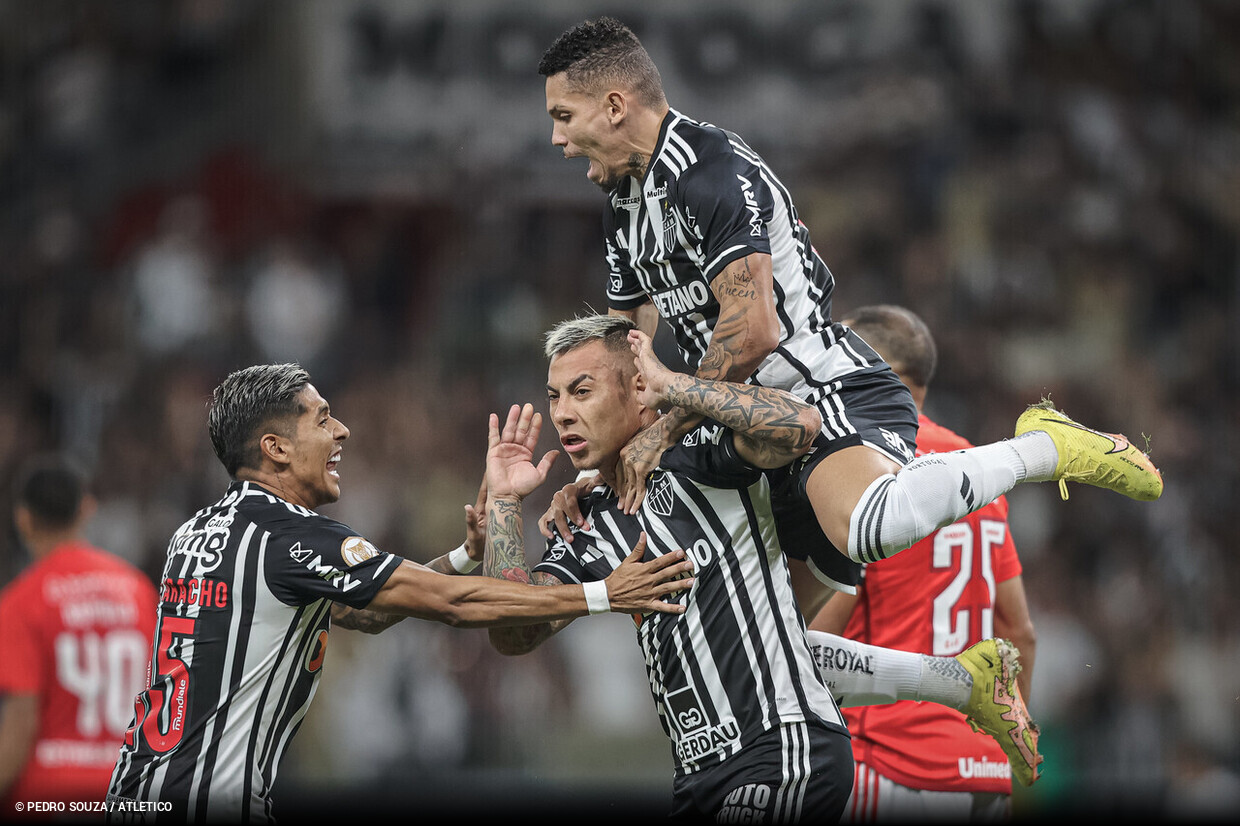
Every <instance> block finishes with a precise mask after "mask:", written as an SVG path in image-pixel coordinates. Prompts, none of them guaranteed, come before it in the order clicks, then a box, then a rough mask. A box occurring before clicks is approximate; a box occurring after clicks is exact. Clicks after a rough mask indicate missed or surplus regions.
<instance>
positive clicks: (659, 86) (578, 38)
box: [538, 17, 667, 107]
mask: <svg viewBox="0 0 1240 826" xmlns="http://www.w3.org/2000/svg"><path fill="white" fill-rule="evenodd" d="M538 73H539V74H540V75H543V76H545V77H550V76H552V75H558V74H560V73H564V77H565V79H566V80H567V81H568V84H569V86H570V88H573V89H579V90H585V91H590V90H596V89H598V88H599V87H600V86H604V85H615V86H620V87H622V88H624V89H625V90H626V91H631V92H634V93H635V94H636V95H637V98H638V99H639V100H640V101H641V102H642V103H644V104H645V105H647V106H652V107H654V106H661V105H666V104H667V98H666V97H665V96H664V94H663V78H662V77H660V75H659V69H658V67H657V66H655V65H654V61H653V60H651V59H650V55H649V54H648V53H647V52H646V49H645V47H643V46H642V44H641V41H640V40H638V39H637V35H635V34H633V32H632V30H631V29H629V27H628V26H626V25H624V24H623V23H621V22H620V21H619V20H616V19H615V18H614V17H600V18H599V19H597V20H587V21H585V22H584V23H580V24H578V25H576V26H574V27H573V28H571V29H569V30H568V31H566V32H564V33H563V34H561V35H560V36H559V37H558V38H556V41H555V42H554V43H552V44H551V48H549V49H547V52H546V54H544V55H543V57H542V60H541V61H539V63H538Z"/></svg>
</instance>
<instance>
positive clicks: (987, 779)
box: [844, 416, 1021, 794]
mask: <svg viewBox="0 0 1240 826" xmlns="http://www.w3.org/2000/svg"><path fill="white" fill-rule="evenodd" d="M971 446H972V445H971V444H970V443H969V442H968V441H966V440H965V439H963V438H961V437H960V436H958V435H956V434H955V433H953V432H952V431H950V430H948V429H947V428H945V427H942V426H940V425H938V424H935V423H934V422H933V421H931V420H930V419H927V418H926V417H925V416H921V417H920V427H919V429H918V432H917V455H918V456H922V455H924V454H927V453H946V452H950V451H953V450H962V449H965V448H968V447H971ZM1007 514H1008V505H1007V500H1006V498H1005V497H1000V498H999V499H997V500H995V501H994V502H992V503H991V504H989V505H987V506H986V507H984V508H981V509H980V510H977V511H975V512H973V513H971V514H969V515H968V516H966V517H965V518H964V519H961V520H960V521H959V522H955V523H953V524H951V525H948V526H946V527H944V528H940V529H939V530H938V531H936V532H935V533H933V534H931V535H930V536H928V537H926V538H925V539H923V540H921V541H920V542H918V543H917V544H916V545H913V546H912V547H911V548H909V549H908V550H905V551H902V552H901V553H899V554H896V555H895V556H893V557H891V558H889V559H885V560H883V561H882V562H879V563H875V564H871V565H867V566H866V568H865V574H864V579H863V580H862V585H861V587H860V588H859V589H858V600H857V605H856V607H855V608H854V609H853V613H852V616H851V618H850V619H849V621H848V625H847V627H846V628H845V629H844V636H845V637H848V638H850V639H855V640H859V641H861V642H866V643H870V644H871V645H879V646H884V647H887V648H896V649H900V650H902V651H916V652H919V653H922V654H931V655H935V656H955V655H956V654H959V653H960V652H961V651H963V650H965V649H966V648H968V647H969V646H970V645H972V644H973V643H975V642H978V641H980V640H983V639H987V638H989V637H993V636H994V602H995V588H996V586H997V585H998V583H1000V582H1003V581H1004V580H1007V579H1011V578H1012V577H1014V576H1017V575H1018V574H1020V572H1021V566H1020V560H1019V559H1018V558H1017V556H1016V547H1015V545H1014V544H1013V543H1012V536H1011V532H1010V531H1009V530H1008V524H1007ZM844 713H845V716H846V717H847V720H848V729H849V731H850V732H851V733H852V744H853V755H854V757H855V758H856V760H857V762H858V763H866V764H868V765H869V766H871V767H873V768H874V769H876V770H877V771H879V772H880V773H881V774H882V775H884V776H885V777H888V778H890V779H892V780H894V781H895V782H897V783H899V784H901V785H903V786H908V787H909V788H914V789H929V790H934V791H968V792H1001V793H1006V794H1010V793H1011V791H1012V779H1011V778H1012V775H1011V767H1010V766H1009V765H1008V762H1007V757H1006V756H1005V755H1004V753H1003V750H1002V749H1001V748H1000V747H999V744H998V743H996V742H995V741H994V740H993V739H991V738H990V737H988V736H986V735H984V734H978V733H977V732H974V731H973V730H972V729H971V728H970V727H969V724H968V723H967V722H966V721H965V717H964V715H963V714H962V713H960V712H958V711H955V710H954V709H950V708H947V707H946V706H943V705H940V704H938V703H932V702H915V701H911V700H905V701H901V702H898V703H892V704H889V705H880V706H865V707H857V708H847V709H844Z"/></svg>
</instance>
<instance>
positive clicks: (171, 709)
mask: <svg viewBox="0 0 1240 826" xmlns="http://www.w3.org/2000/svg"><path fill="white" fill-rule="evenodd" d="M193 635H194V620H193V619H191V618H189V617H164V619H163V622H162V623H161V624H160V626H159V644H158V645H157V646H156V647H155V660H154V662H153V663H152V664H151V670H152V672H153V676H152V679H151V687H150V688H148V689H147V690H146V691H145V692H144V693H143V694H140V695H138V699H137V701H136V702H135V703H134V727H133V728H131V729H130V730H129V731H128V732H127V733H126V735H125V742H126V743H127V744H128V745H131V746H132V745H133V744H134V731H135V729H141V730H142V737H143V739H145V740H146V742H147V744H148V745H150V747H151V748H152V749H154V750H155V751H157V752H159V753H160V754H163V753H164V752H167V751H171V750H172V749H174V748H176V746H177V744H178V743H180V742H181V738H182V737H183V736H184V735H185V717H186V714H187V712H188V710H189V669H188V667H187V666H186V664H185V661H184V660H182V659H181V656H180V655H181V652H182V646H183V645H184V644H185V641H186V640H187V639H189V638H190V637H192V636H193ZM174 649H175V650H176V653H175V654H174V653H173V650H174Z"/></svg>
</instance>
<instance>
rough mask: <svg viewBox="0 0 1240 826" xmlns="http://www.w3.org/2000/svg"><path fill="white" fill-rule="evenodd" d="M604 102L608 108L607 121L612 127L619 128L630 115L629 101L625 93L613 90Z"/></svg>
mask: <svg viewBox="0 0 1240 826" xmlns="http://www.w3.org/2000/svg"><path fill="white" fill-rule="evenodd" d="M604 102H605V104H606V106H607V120H608V121H609V122H610V123H611V125H612V126H619V125H620V123H621V122H622V121H623V120H624V118H625V116H626V115H627V114H628V113H629V99H628V98H627V97H625V94H624V92H621V91H619V90H618V89H613V90H612V91H610V92H608V93H607V97H606V98H605V101H604Z"/></svg>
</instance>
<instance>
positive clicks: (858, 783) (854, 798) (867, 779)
mask: <svg viewBox="0 0 1240 826" xmlns="http://www.w3.org/2000/svg"><path fill="white" fill-rule="evenodd" d="M1011 819H1012V796H1011V795H1008V794H1000V793H999V792H935V791H929V790H926V789H910V788H909V787H908V786H901V785H900V784H899V783H896V782H895V781H894V780H891V779H890V778H887V777H883V776H882V775H881V774H879V773H878V772H877V771H875V770H874V769H873V768H871V767H870V766H867V765H866V764H864V763H857V764H856V767H855V774H854V778H853V790H852V794H851V795H850V796H849V798H848V804H847V805H846V806H845V807H844V814H843V816H841V817H840V823H883V822H893V821H896V822H904V823H933V822H935V821H941V822H951V823H1005V822H1008V821H1010V820H1011Z"/></svg>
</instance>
